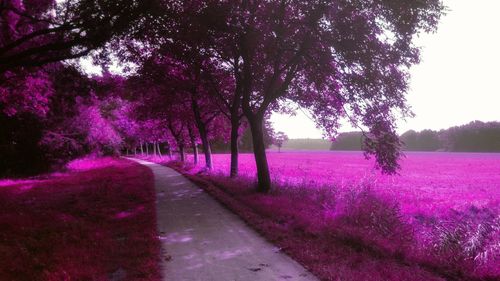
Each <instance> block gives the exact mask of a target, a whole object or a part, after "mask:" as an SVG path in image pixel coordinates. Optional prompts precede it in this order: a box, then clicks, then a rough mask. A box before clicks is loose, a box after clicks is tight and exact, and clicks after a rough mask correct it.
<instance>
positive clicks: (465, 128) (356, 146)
mask: <svg viewBox="0 0 500 281" xmlns="http://www.w3.org/2000/svg"><path fill="white" fill-rule="evenodd" d="M400 139H401V141H402V143H403V149H404V150H408V151H451V152H500V122H481V121H473V122H470V123H468V124H465V125H462V126H455V127H451V128H449V129H445V130H440V131H433V130H423V131H420V132H416V131H414V130H409V131H407V132H405V133H403V134H402V135H401V136H400ZM362 149H363V133H362V132H349V133H342V134H340V135H339V137H338V138H337V139H336V140H335V142H333V143H332V145H331V147H330V150H362Z"/></svg>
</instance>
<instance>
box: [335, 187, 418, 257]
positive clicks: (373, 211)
mask: <svg viewBox="0 0 500 281" xmlns="http://www.w3.org/2000/svg"><path fill="white" fill-rule="evenodd" d="M340 202H341V204H339V207H338V210H337V215H336V218H335V222H334V225H335V227H336V228H337V231H336V232H337V233H341V234H340V235H341V236H345V237H350V238H349V239H359V242H360V243H364V244H366V245H373V246H376V247H378V248H380V249H381V250H384V251H386V250H389V251H390V252H391V253H396V254H402V253H403V252H404V251H406V250H407V249H408V247H409V246H410V244H411V243H412V242H413V241H414V235H413V228H412V227H411V225H410V224H409V223H408V222H407V221H406V220H405V219H404V217H403V215H402V214H401V210H400V207H399V204H398V203H397V202H396V201H395V200H393V199H390V198H389V197H387V196H383V195H381V194H377V193H375V192H374V191H373V190H372V188H371V186H370V184H369V183H362V184H361V185H360V186H358V188H356V189H351V190H349V191H347V192H345V194H344V196H343V198H342V199H341V201H340Z"/></svg>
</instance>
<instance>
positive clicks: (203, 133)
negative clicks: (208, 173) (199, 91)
mask: <svg viewBox="0 0 500 281" xmlns="http://www.w3.org/2000/svg"><path fill="white" fill-rule="evenodd" d="M191 107H192V109H193V113H194V119H195V122H196V127H197V128H198V132H199V134H200V139H201V145H202V147H203V153H204V154H205V167H206V168H207V169H208V170H212V168H213V164H212V149H211V147H210V142H209V141H208V132H207V127H206V125H205V123H204V122H203V120H202V118H201V113H200V108H199V107H198V103H197V102H196V99H195V98H192V100H191Z"/></svg>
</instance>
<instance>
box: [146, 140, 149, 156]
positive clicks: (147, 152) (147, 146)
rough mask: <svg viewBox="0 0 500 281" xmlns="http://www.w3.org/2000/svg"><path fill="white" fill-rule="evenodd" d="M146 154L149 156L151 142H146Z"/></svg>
mask: <svg viewBox="0 0 500 281" xmlns="http://www.w3.org/2000/svg"><path fill="white" fill-rule="evenodd" d="M146 155H147V156H149V142H147V143H146Z"/></svg>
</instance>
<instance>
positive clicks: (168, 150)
mask: <svg viewBox="0 0 500 281" xmlns="http://www.w3.org/2000/svg"><path fill="white" fill-rule="evenodd" d="M167 155H168V158H170V160H172V147H170V144H169V143H167Z"/></svg>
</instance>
